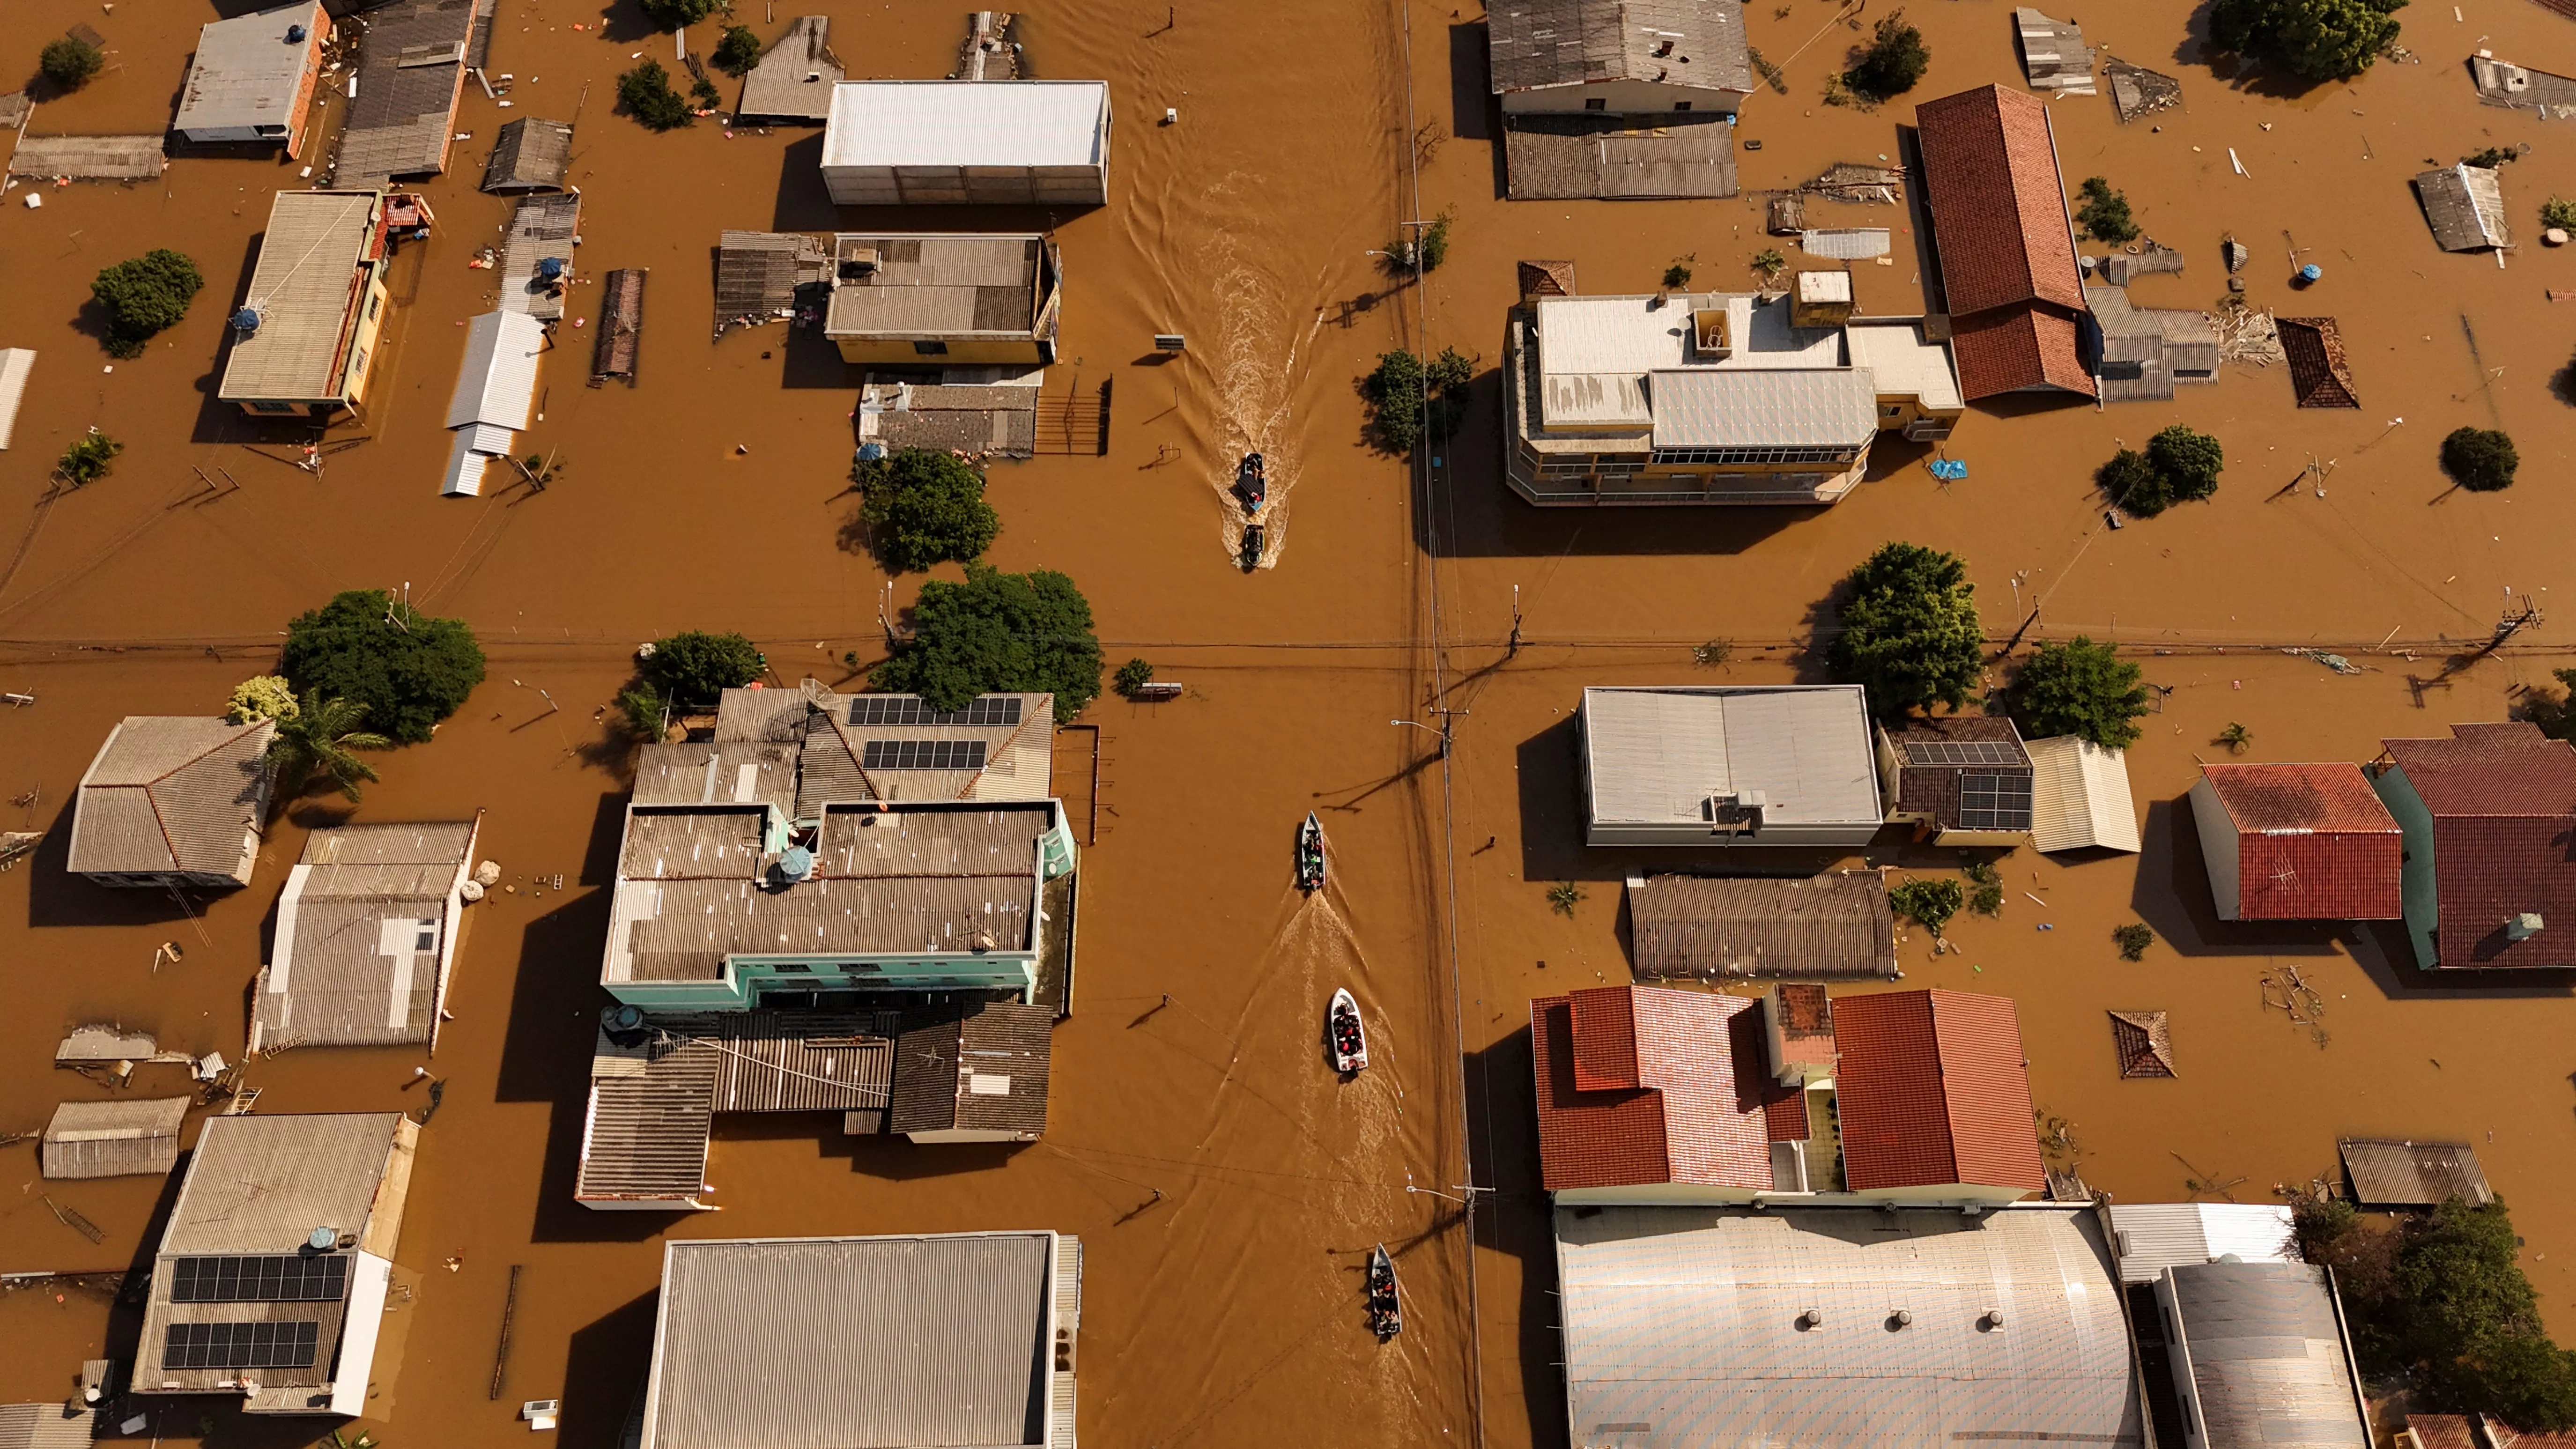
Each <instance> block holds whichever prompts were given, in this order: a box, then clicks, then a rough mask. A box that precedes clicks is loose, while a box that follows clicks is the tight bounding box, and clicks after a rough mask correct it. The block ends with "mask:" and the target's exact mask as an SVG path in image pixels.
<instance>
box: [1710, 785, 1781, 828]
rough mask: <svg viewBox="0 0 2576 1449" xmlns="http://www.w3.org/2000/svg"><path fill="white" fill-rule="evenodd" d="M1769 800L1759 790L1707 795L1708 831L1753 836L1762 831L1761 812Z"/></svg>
mask: <svg viewBox="0 0 2576 1449" xmlns="http://www.w3.org/2000/svg"><path fill="white" fill-rule="evenodd" d="M1769 803H1770V801H1769V799H1768V797H1766V796H1765V795H1764V794H1763V792H1761V791H1759V790H1741V791H1738V792H1736V793H1735V794H1732V795H1711V796H1709V797H1708V822H1709V823H1708V832H1709V834H1711V835H1724V836H1754V835H1759V834H1761V833H1762V812H1763V809H1764V808H1765V807H1766V806H1767V805H1769Z"/></svg>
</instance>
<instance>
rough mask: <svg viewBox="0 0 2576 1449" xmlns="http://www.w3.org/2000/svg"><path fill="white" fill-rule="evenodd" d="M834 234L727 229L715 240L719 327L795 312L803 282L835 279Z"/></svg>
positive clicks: (752, 324)
mask: <svg viewBox="0 0 2576 1449" xmlns="http://www.w3.org/2000/svg"><path fill="white" fill-rule="evenodd" d="M831 275H832V243H831V238H829V237H819V236H811V235H808V234H806V233H803V232H784V231H728V232H725V233H723V234H722V235H720V236H719V237H718V238H717V239H716V332H715V335H717V336H718V337H722V336H723V335H724V334H725V329H726V328H728V327H757V326H759V325H760V324H761V323H763V322H776V321H782V320H784V319H786V318H789V317H792V316H794V315H795V314H796V292H797V289H798V288H800V287H811V286H819V285H822V284H823V283H825V282H828V281H829V280H830V279H831Z"/></svg>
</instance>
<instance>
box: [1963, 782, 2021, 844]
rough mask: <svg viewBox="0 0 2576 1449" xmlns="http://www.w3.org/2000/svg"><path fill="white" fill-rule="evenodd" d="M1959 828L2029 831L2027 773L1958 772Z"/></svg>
mask: <svg viewBox="0 0 2576 1449" xmlns="http://www.w3.org/2000/svg"><path fill="white" fill-rule="evenodd" d="M1959 827H1960V828H1961V829H1963V830H2028V829H2029V828H2030V776H2028V775H2026V774H2023V773H2020V772H2019V771H2006V770H1995V771H1985V770H1971V771H1969V772H1968V773H1966V774H1964V775H1961V776H1960V777H1959Z"/></svg>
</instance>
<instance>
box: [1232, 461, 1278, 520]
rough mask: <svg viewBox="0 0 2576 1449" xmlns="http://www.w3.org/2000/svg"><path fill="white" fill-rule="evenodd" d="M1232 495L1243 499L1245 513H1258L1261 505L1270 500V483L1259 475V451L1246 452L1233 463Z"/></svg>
mask: <svg viewBox="0 0 2576 1449" xmlns="http://www.w3.org/2000/svg"><path fill="white" fill-rule="evenodd" d="M1234 496H1235V497H1237V498H1240V499H1242V500H1243V511H1244V512H1246V513H1259V512H1260V511H1261V505H1262V504H1264V503H1267V502H1269V501H1270V484H1269V482H1268V480H1266V479H1264V478H1263V477H1262V476H1261V455H1260V454H1259V453H1246V454H1244V455H1243V461H1242V462H1240V463H1237V464H1235V465H1234Z"/></svg>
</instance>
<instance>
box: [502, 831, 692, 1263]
mask: <svg viewBox="0 0 2576 1449" xmlns="http://www.w3.org/2000/svg"><path fill="white" fill-rule="evenodd" d="M602 814H603V815H605V814H606V811H605V809H604V808H603V811H602ZM593 834H594V844H593V847H592V853H593V854H596V851H597V845H596V839H595V837H596V834H597V831H596V829H595V830H594V832H593ZM610 859H611V861H612V862H613V861H614V859H615V857H614V855H613V854H612V855H611V857H610ZM610 869H611V870H612V871H613V869H614V866H613V864H612V865H611V867H610ZM590 871H591V866H590V864H589V862H588V860H587V859H586V860H585V864H584V867H583V876H582V878H583V881H584V883H588V882H589V880H590ZM611 894H612V893H611V892H609V891H605V890H594V891H585V892H583V893H582V894H580V895H578V896H575V897H572V898H571V900H570V902H569V903H568V904H566V905H564V906H562V907H560V908H558V909H556V910H553V911H549V912H547V913H546V914H544V915H542V916H539V917H537V918H536V919H535V920H533V921H530V922H529V923H528V925H527V928H526V930H525V931H523V932H522V933H521V935H520V938H519V959H518V963H517V966H516V968H515V970H514V971H513V972H512V975H511V980H512V982H513V983H514V986H513V990H512V992H511V995H510V1016H509V1021H508V1023H507V1024H506V1025H505V1026H504V1027H503V1029H502V1038H501V1070H500V1074H499V1077H498V1080H497V1081H496V1082H495V1083H494V1086H493V1100H494V1101H496V1102H544V1103H546V1104H547V1105H548V1107H549V1108H550V1109H551V1110H550V1111H549V1113H548V1114H547V1122H546V1147H545V1160H544V1165H543V1167H542V1168H541V1169H540V1170H539V1172H538V1174H537V1204H536V1215H535V1220H534V1223H533V1224H532V1226H531V1227H530V1230H529V1240H530V1241H531V1242H538V1243H639V1242H642V1241H644V1240H645V1239H647V1238H650V1237H653V1236H654V1235H655V1234H657V1233H660V1232H662V1231H664V1230H665V1229H667V1228H668V1227H669V1226H670V1225H671V1223H672V1221H673V1219H674V1216H675V1215H674V1214H672V1213H666V1212H599V1211H596V1210H594V1209H591V1208H586V1207H583V1206H582V1205H581V1204H580V1203H578V1202H575V1201H574V1200H573V1187H574V1183H575V1180H576V1177H577V1176H578V1173H579V1171H580V1167H581V1142H582V1130H583V1127H584V1125H585V1122H586V1119H587V1118H588V1116H589V1112H590V1056H591V1049H592V1047H593V1046H594V1045H596V1043H597V1040H598V1027H599V1008H601V1007H602V1006H605V1005H607V1004H608V1001H609V997H608V993H607V992H606V991H604V990H602V989H601V988H600V985H599V949H600V942H601V941H603V940H605V939H606V938H607V935H608V907H609V900H610V896H611Z"/></svg>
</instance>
